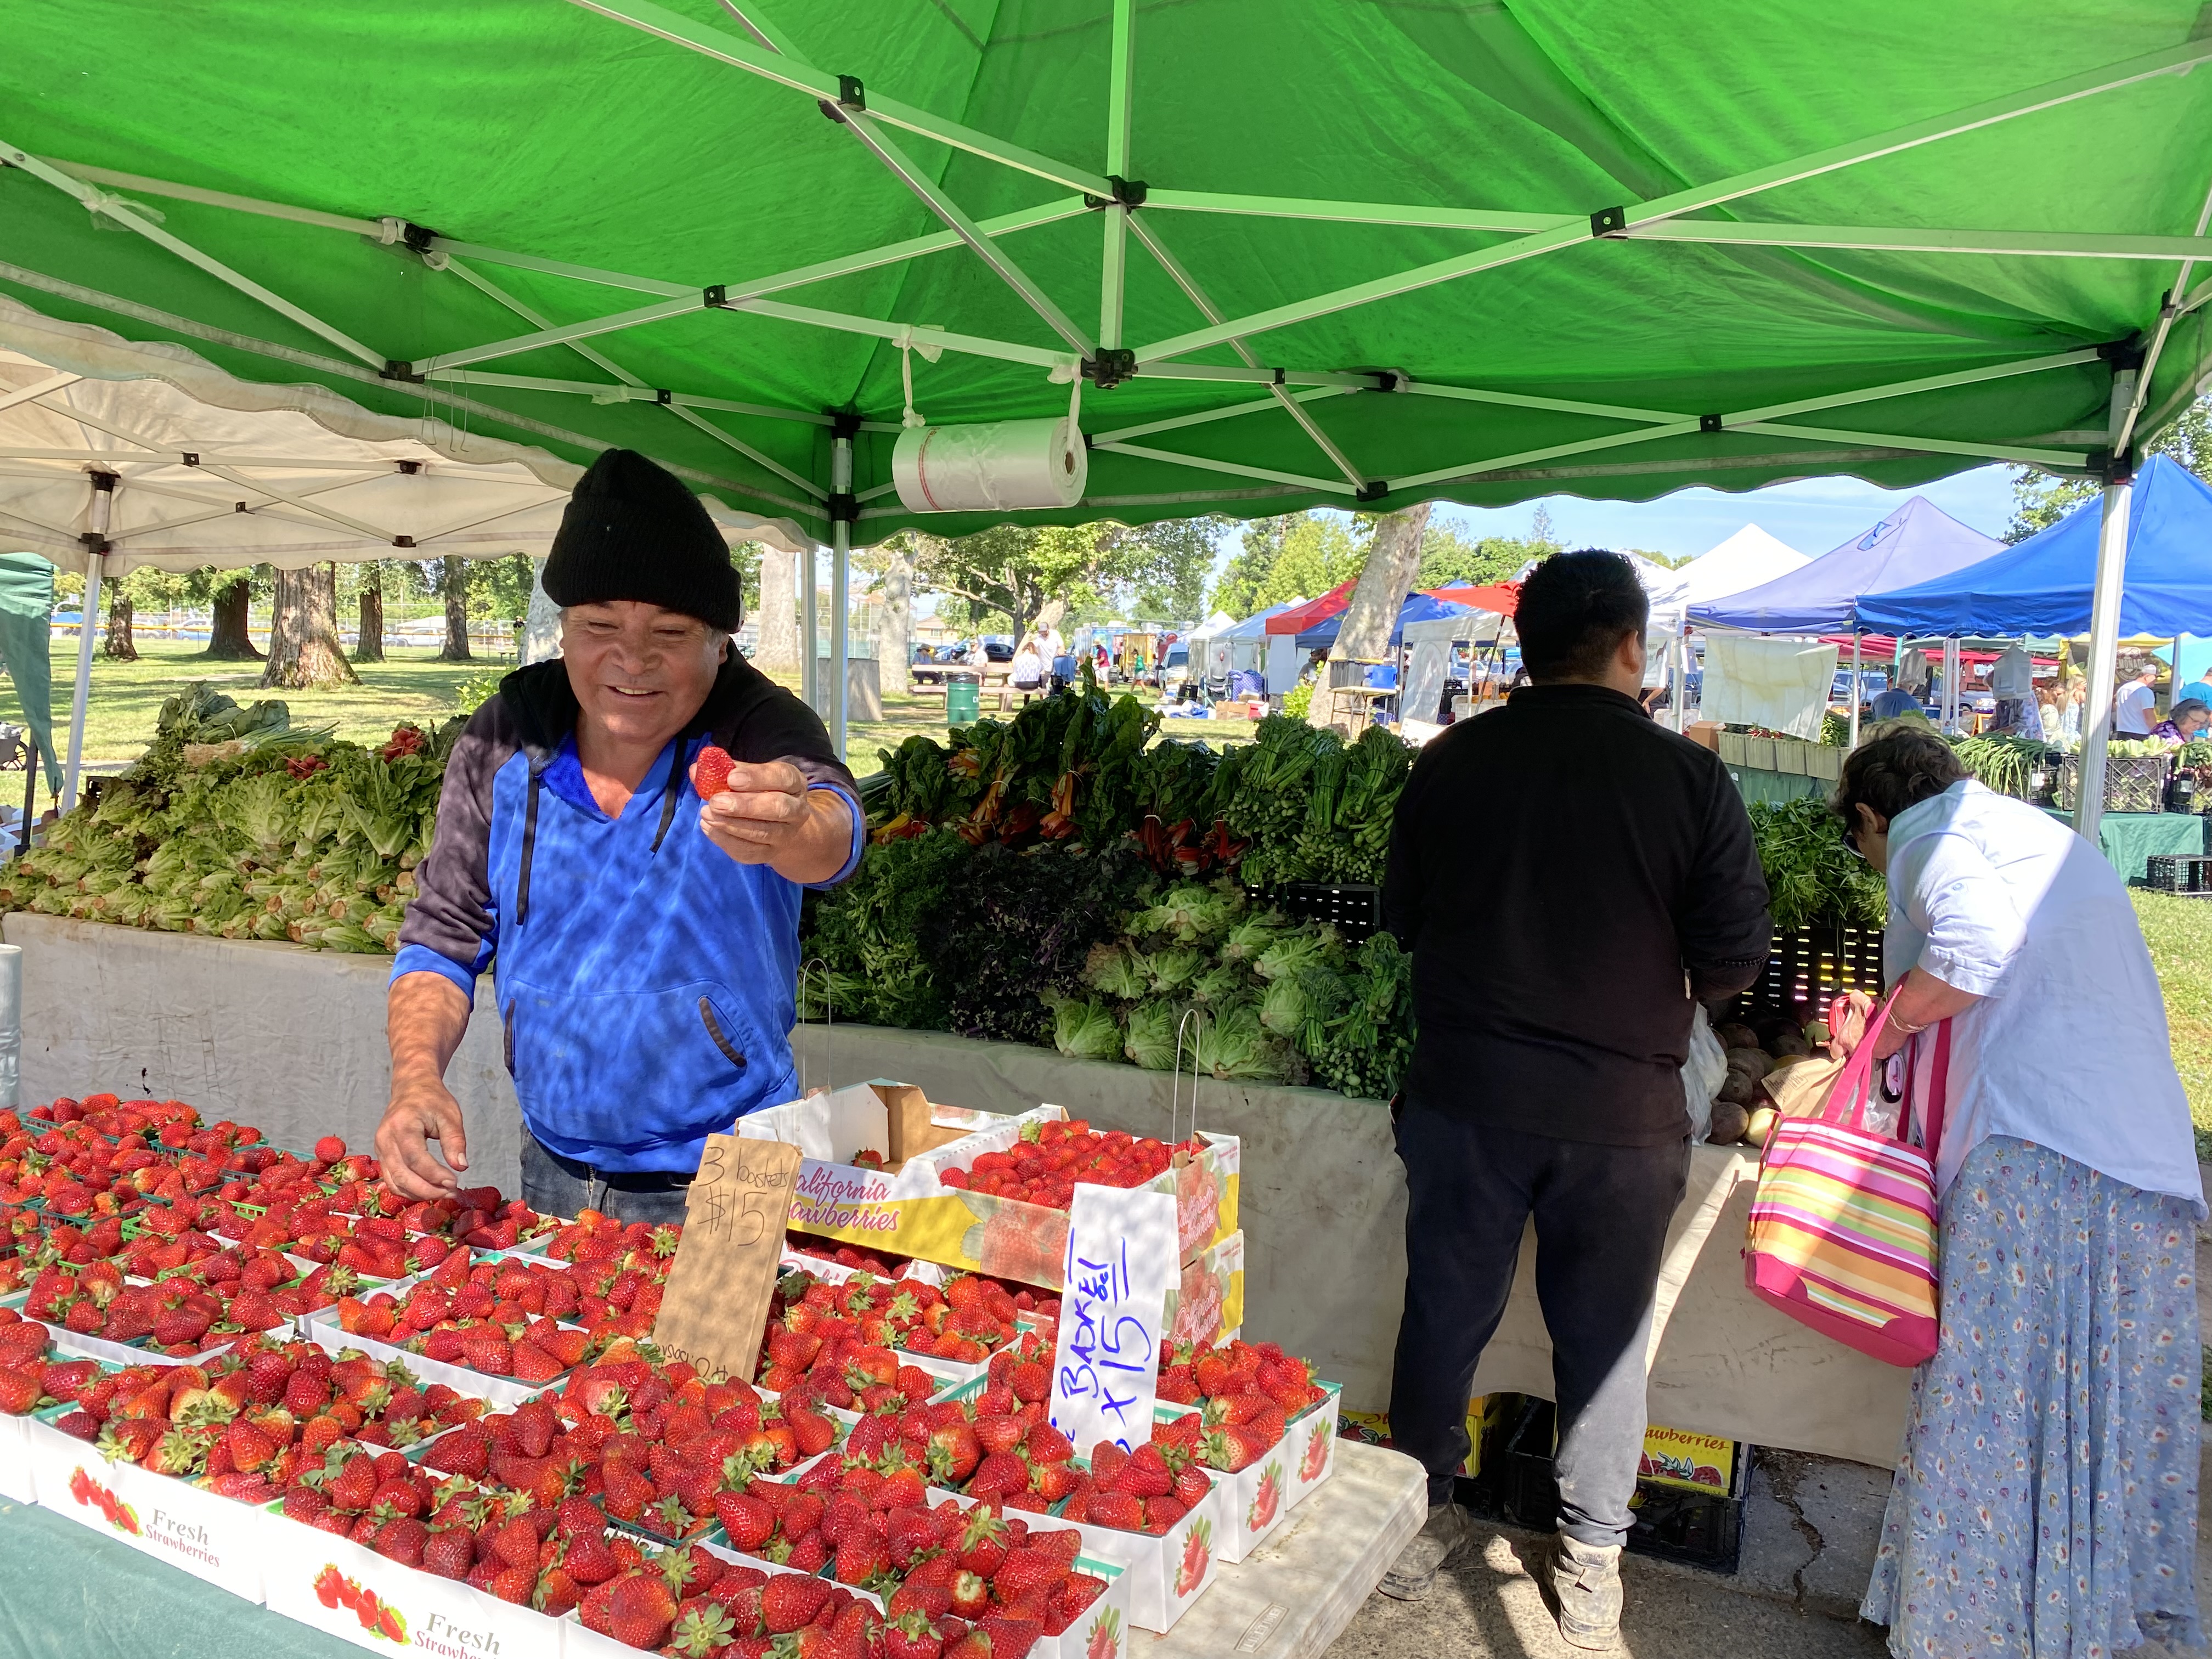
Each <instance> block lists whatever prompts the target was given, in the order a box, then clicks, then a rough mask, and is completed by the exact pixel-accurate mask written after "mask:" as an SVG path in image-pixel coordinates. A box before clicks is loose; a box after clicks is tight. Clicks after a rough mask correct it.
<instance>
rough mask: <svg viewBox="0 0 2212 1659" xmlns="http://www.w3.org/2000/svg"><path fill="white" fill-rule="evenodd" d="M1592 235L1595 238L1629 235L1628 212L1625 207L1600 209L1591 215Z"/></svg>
mask: <svg viewBox="0 0 2212 1659" xmlns="http://www.w3.org/2000/svg"><path fill="white" fill-rule="evenodd" d="M1590 234H1591V235H1593V236H1626V235H1627V234H1628V210H1627V209H1626V208H1625V207H1609V208H1600V209H1599V210H1597V211H1596V212H1595V213H1593V214H1591V215H1590Z"/></svg>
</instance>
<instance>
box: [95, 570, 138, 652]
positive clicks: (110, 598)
mask: <svg viewBox="0 0 2212 1659" xmlns="http://www.w3.org/2000/svg"><path fill="white" fill-rule="evenodd" d="M100 655H101V656H103V657H109V658H112V659H114V660H115V661H117V662H137V660H138V647H137V643H136V642H135V641H133V640H132V639H131V596H130V595H129V594H128V593H125V592H124V591H123V579H122V578H121V577H120V576H110V577H109V578H108V579H107V642H106V644H105V645H103V646H101V647H100Z"/></svg>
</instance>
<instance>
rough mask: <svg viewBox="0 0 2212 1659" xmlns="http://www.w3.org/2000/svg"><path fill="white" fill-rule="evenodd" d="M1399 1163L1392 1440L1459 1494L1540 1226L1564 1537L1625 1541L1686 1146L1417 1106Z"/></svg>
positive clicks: (1445, 1489) (1432, 1491) (1436, 1497)
mask: <svg viewBox="0 0 2212 1659" xmlns="http://www.w3.org/2000/svg"><path fill="white" fill-rule="evenodd" d="M1398 1156H1399V1157H1400V1158H1401V1159H1403V1160H1404V1162H1405V1165H1406V1185H1407V1192H1408V1194H1409V1196H1410V1199H1411V1202H1410V1204H1409V1205H1408V1206H1407V1212H1406V1312H1405V1316H1404V1318H1403V1319H1402V1320H1401V1322H1400V1323H1399V1326H1398V1357H1397V1374H1396V1376H1395V1380H1394V1381H1393V1383H1392V1385H1391V1389H1390V1437H1391V1439H1392V1441H1393V1443H1395V1445H1396V1446H1397V1447H1398V1449H1400V1450H1401V1451H1403V1452H1406V1453H1407V1454H1408V1455H1411V1456H1413V1457H1416V1458H1418V1459H1419V1460H1420V1462H1421V1465H1422V1467H1423V1468H1426V1469H1427V1470H1428V1472H1429V1501H1430V1502H1431V1503H1432V1504H1440V1503H1443V1501H1444V1500H1445V1499H1447V1498H1449V1497H1450V1496H1451V1491H1452V1480H1453V1477H1454V1476H1455V1474H1457V1473H1458V1471H1459V1468H1460V1466H1461V1464H1462V1462H1464V1461H1465V1459H1466V1457H1467V1454H1468V1437H1467V1403H1468V1390H1469V1389H1470V1388H1472V1386H1473V1384H1474V1368H1475V1362H1476V1361H1477V1360H1478V1359H1480V1358H1481V1356H1482V1350H1483V1347H1484V1346H1485V1345H1486V1344H1487V1343H1488V1342H1489V1340H1490V1338H1491V1335H1492V1333H1493V1332H1495V1331H1496V1330H1497V1328H1498V1320H1499V1319H1500V1318H1501V1317H1502V1316H1504V1312H1505V1298H1506V1293H1507V1292H1508V1291H1510V1289H1511V1288H1512V1285H1513V1267H1514V1263H1515V1261H1516V1259H1517V1258H1518V1257H1519V1255H1520V1253H1521V1235H1522V1228H1523V1226H1524V1225H1525V1224H1526V1223H1527V1221H1528V1218H1529V1217H1530V1216H1531V1215H1534V1217H1535V1220H1536V1242H1537V1251H1536V1294H1537V1297H1538V1298H1539V1300H1540V1301H1541V1304H1542V1307H1543V1310H1544V1322H1545V1324H1546V1325H1547V1327H1548V1328H1549V1329H1550V1332H1551V1337H1552V1376H1553V1386H1554V1392H1555V1395H1556V1397H1557V1399H1558V1401H1559V1450H1558V1453H1557V1455H1556V1457H1555V1460H1554V1462H1553V1468H1554V1471H1555V1473H1556V1474H1558V1476H1559V1528H1560V1530H1561V1531H1563V1532H1565V1533H1566V1534H1568V1535H1569V1536H1570V1537H1571V1538H1574V1539H1577V1540H1578V1541H1581V1542H1583V1543H1585V1544H1598V1545H1609V1544H1618V1543H1620V1541H1622V1540H1623V1539H1624V1538H1625V1537H1626V1536H1627V1534H1628V1528H1629V1525H1630V1522H1631V1516H1630V1511H1629V1507H1628V1502H1629V1498H1631V1497H1632V1495H1633V1494H1634V1492H1635V1490H1636V1464H1637V1458H1638V1454H1639V1452H1640V1451H1641V1449H1642V1447H1643V1443H1644V1346H1645V1344H1646V1342H1647V1341H1648V1340H1649V1338H1650V1329H1651V1304H1652V1297H1653V1292H1654V1291H1655V1290H1656V1287H1657V1285H1658V1283H1659V1267H1660V1262H1661V1260H1662V1255H1663V1252H1664V1248H1665V1244H1666V1238H1667V1225H1668V1222H1669V1221H1670V1220H1671V1219H1672V1218H1673V1217H1674V1210H1675V1206H1677V1205H1679V1204H1680V1202H1681V1199H1682V1190H1683V1188H1684V1186H1685V1185H1686V1182H1688V1179H1689V1174H1690V1143H1689V1141H1688V1139H1682V1140H1680V1141H1679V1142H1675V1143H1674V1144H1671V1145H1668V1146H1592V1145H1589V1144H1588V1143H1586V1142H1580V1141H1572V1140H1556V1139H1552V1138H1551V1137H1550V1136H1547V1135H1532V1134H1523V1133H1518V1132H1516V1131H1515V1130H1510V1129H1496V1128H1487V1127H1479V1126H1476V1125H1473V1124H1469V1123H1467V1122H1465V1121H1462V1120H1460V1119H1457V1118H1455V1117H1451V1116H1449V1115H1445V1114H1443V1113H1441V1112H1436V1111H1430V1110H1425V1109H1423V1108H1422V1106H1421V1105H1420V1103H1419V1102H1418V1101H1408V1102H1407V1106H1406V1111H1405V1115H1404V1116H1403V1117H1402V1118H1401V1120H1400V1121H1399V1124H1398Z"/></svg>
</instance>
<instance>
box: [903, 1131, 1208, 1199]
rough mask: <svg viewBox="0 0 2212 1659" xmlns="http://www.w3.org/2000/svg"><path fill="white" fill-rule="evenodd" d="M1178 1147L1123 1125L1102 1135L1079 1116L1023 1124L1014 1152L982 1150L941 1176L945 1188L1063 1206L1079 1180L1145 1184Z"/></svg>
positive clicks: (1163, 1168) (1161, 1170)
mask: <svg viewBox="0 0 2212 1659" xmlns="http://www.w3.org/2000/svg"><path fill="white" fill-rule="evenodd" d="M1176 1150H1178V1149H1176V1148H1175V1147H1171V1146H1168V1145H1167V1144H1166V1143H1165V1142H1164V1141H1159V1140H1155V1139H1152V1137H1151V1136H1150V1135H1146V1136H1144V1137H1143V1138H1141V1139H1139V1138H1137V1137H1133V1136H1132V1135H1130V1134H1129V1133H1127V1132H1126V1131H1124V1130H1121V1129H1109V1130H1108V1131H1107V1132H1106V1133H1103V1134H1101V1133H1098V1132H1097V1130H1095V1129H1093V1128H1092V1127H1091V1125H1090V1124H1089V1123H1087V1122H1085V1121H1084V1120H1083V1119H1081V1118H1079V1117H1077V1118H1066V1119H1053V1120H1050V1121H1045V1122H1041V1123H1040V1122H1032V1123H1025V1124H1024V1125H1023V1126H1022V1144H1021V1145H1020V1146H1017V1147H1016V1148H1014V1149H1013V1150H1012V1152H979V1153H977V1154H976V1155H975V1158H974V1160H973V1161H972V1162H971V1163H970V1164H969V1165H968V1167H967V1168H966V1169H964V1170H963V1169H957V1168H955V1169H949V1170H939V1172H938V1179H939V1181H941V1182H943V1183H944V1184H945V1186H947V1187H954V1188H962V1189H963V1190H967V1191H971V1192H978V1193H984V1194H988V1195H990V1196H991V1197H994V1198H1012V1199H1019V1200H1021V1201H1022V1202H1023V1203H1024V1204H1041V1205H1043V1206H1046V1207H1047V1208H1048V1209H1054V1210H1065V1209H1066V1208H1067V1207H1068V1206H1070V1205H1072V1204H1073V1202H1074V1201H1075V1188H1076V1187H1077V1185H1078V1184H1079V1183H1080V1182H1086V1181H1087V1182H1091V1184H1093V1185H1094V1186H1099V1187H1141V1186H1143V1185H1144V1184H1145V1183H1146V1182H1148V1181H1151V1180H1152V1179H1153V1178H1154V1177H1156V1176H1160V1175H1162V1174H1164V1173H1165V1172H1166V1170H1167V1168H1168V1165H1169V1164H1170V1162H1171V1161H1172V1159H1173V1157H1174V1154H1175V1152H1176Z"/></svg>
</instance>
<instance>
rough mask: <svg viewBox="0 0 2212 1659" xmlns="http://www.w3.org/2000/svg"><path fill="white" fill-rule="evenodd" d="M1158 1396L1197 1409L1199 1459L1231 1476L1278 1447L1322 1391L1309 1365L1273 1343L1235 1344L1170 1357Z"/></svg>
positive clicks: (1160, 1379)
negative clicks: (1292, 1421) (1200, 1414)
mask: <svg viewBox="0 0 2212 1659" xmlns="http://www.w3.org/2000/svg"><path fill="white" fill-rule="evenodd" d="M1159 1397H1160V1398H1161V1399H1162V1400H1164V1401H1172V1402H1175V1403H1176V1404H1181V1405H1194V1406H1200V1407H1203V1408H1204V1416H1203V1426H1204V1428H1205V1430H1206V1433H1205V1435H1204V1437H1203V1439H1202V1441H1201V1443H1200V1450H1199V1455H1200V1457H1201V1458H1202V1459H1203V1460H1204V1462H1206V1464H1207V1465H1208V1466H1209V1467H1210V1468H1217V1469H1227V1470H1231V1471H1234V1470H1237V1469H1242V1468H1247V1467H1249V1465H1251V1464H1252V1463H1255V1462H1258V1461H1259V1459H1260V1458H1261V1456H1262V1455H1265V1454H1266V1453H1267V1452H1268V1451H1270V1450H1272V1449H1273V1448H1274V1447H1275V1446H1276V1445H1278V1444H1279V1443H1280V1442H1281V1440H1282V1438H1283V1433H1284V1429H1285V1425H1286V1424H1287V1423H1288V1422H1289V1420H1290V1419H1291V1418H1293V1417H1296V1416H1297V1414H1298V1413H1300V1412H1303V1411H1304V1410H1306V1409H1307V1408H1309V1407H1312V1406H1315V1405H1317V1404H1319V1403H1320V1401H1322V1400H1323V1399H1324V1398H1326V1397H1327V1391H1326V1390H1324V1389H1322V1387H1321V1386H1320V1384H1318V1383H1316V1382H1315V1381H1314V1376H1313V1367H1312V1366H1311V1365H1310V1364H1307V1363H1306V1362H1305V1361H1304V1360H1303V1359H1298V1358H1294V1357H1292V1356H1291V1355H1289V1354H1285V1352H1283V1350H1282V1348H1281V1347H1280V1346H1279V1345H1278V1344H1275V1343H1273V1342H1245V1341H1242V1340H1238V1341H1235V1342H1231V1343H1229V1344H1227V1345H1226V1346H1220V1347H1214V1348H1207V1349H1204V1350H1201V1351H1200V1352H1195V1353H1191V1352H1171V1353H1170V1356H1169V1363H1168V1364H1165V1365H1163V1366H1162V1367H1161V1368H1160V1378H1159ZM1157 1437H1158V1436H1157V1435H1156V1436H1155V1438H1157Z"/></svg>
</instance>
